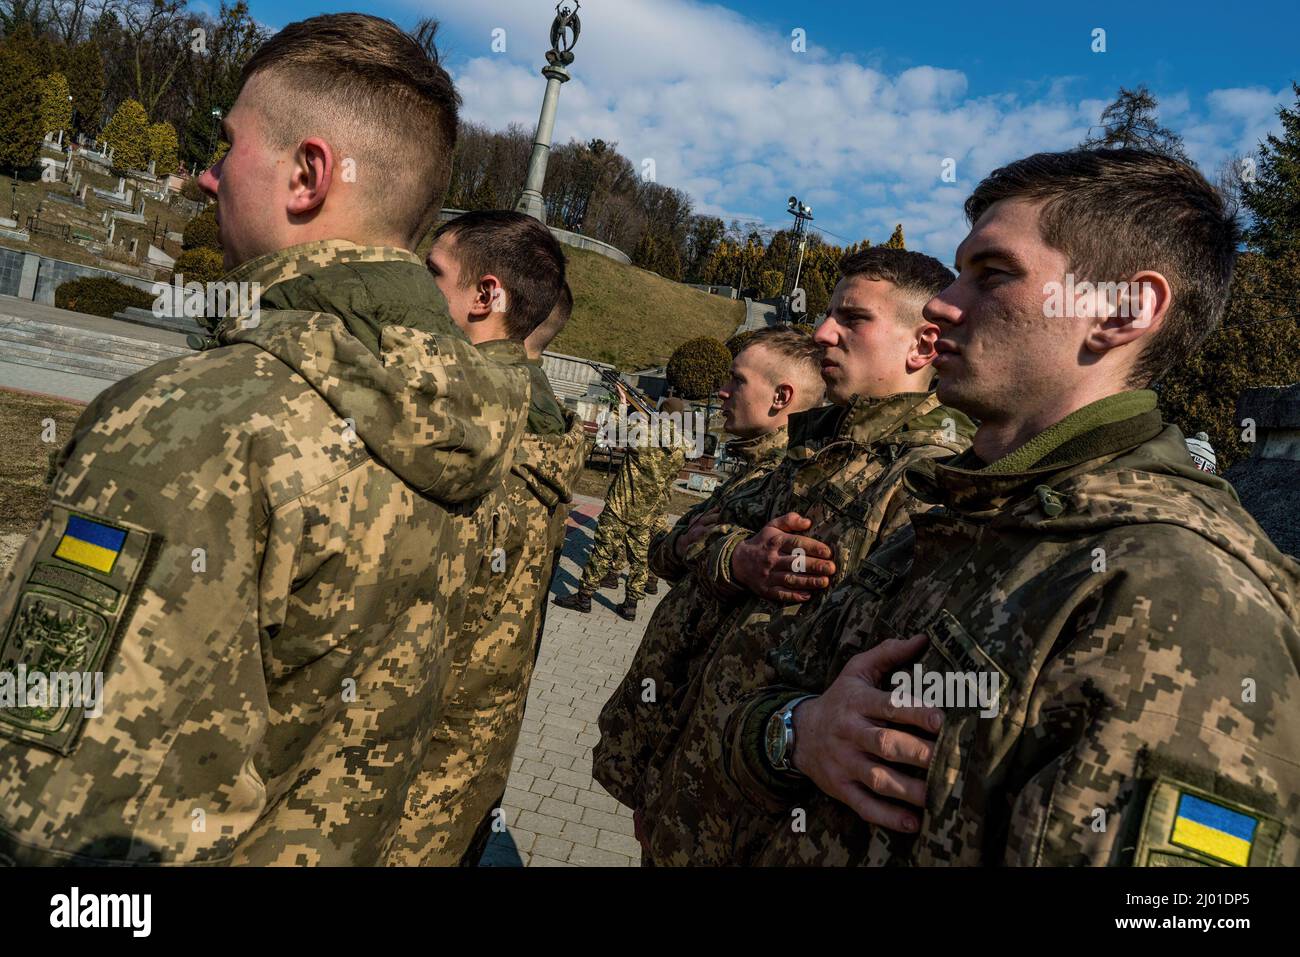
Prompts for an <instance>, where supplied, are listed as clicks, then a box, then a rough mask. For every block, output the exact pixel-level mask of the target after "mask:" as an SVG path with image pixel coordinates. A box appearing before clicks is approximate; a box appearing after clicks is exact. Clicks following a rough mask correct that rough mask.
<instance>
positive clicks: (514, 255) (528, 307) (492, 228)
mask: <svg viewBox="0 0 1300 957" xmlns="http://www.w3.org/2000/svg"><path fill="white" fill-rule="evenodd" d="M444 236H447V237H450V238H451V239H454V240H455V242H456V246H455V249H454V250H453V251H452V253H451V255H453V256H454V257H455V258H456V261H457V262H458V263H459V264H460V285H461V288H462V289H463V288H466V287H468V286H470V285H472V284H473V283H476V282H478V280H479V278H480V277H481V276H485V275H487V274H489V273H491V274H492V275H494V276H496V277H497V278H498V279H499V280H501V285H502V286H503V287H504V288H505V292H506V334H507V335H508V336H509V337H510V338H511V339H518V340H520V341H523V340H524V339H526V338H527V337H528V334H529V333H530V332H532V331H533V330H534V329H536V328H537V327H538V326H540V325H541V324H542V323H543V322H545V321H546V318H547V317H548V316H549V315H550V313H551V310H552V309H553V308H554V307H555V303H556V301H557V300H558V299H559V298H560V294H561V292H562V291H563V289H564V287H565V282H564V251H563V250H562V249H561V248H560V243H559V241H558V240H557V239H556V238H555V237H554V236H553V235H551V231H550V230H549V229H547V228H546V226H545V225H544V224H543V223H541V222H540V221H539V220H536V219H534V218H533V217H531V216H528V215H525V214H524V213H516V212H514V211H512V210H505V209H490V210H479V211H475V212H472V213H465V214H464V215H462V216H457V217H456V218H455V219H453V220H451V221H450V222H446V223H443V224H442V225H441V226H439V227H438V230H437V232H435V233H434V234H433V241H434V242H437V241H438V240H439V239H441V238H442V237H444Z"/></svg>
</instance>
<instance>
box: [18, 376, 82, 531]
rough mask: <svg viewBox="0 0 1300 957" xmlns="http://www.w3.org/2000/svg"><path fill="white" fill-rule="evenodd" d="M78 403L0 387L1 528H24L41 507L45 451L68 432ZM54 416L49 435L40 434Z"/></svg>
mask: <svg viewBox="0 0 1300 957" xmlns="http://www.w3.org/2000/svg"><path fill="white" fill-rule="evenodd" d="M83 408H84V406H83V405H81V404H80V403H77V402H67V401H64V400H62V399H50V398H46V397H45V396H38V395H29V394H27V393H24V392H10V391H8V390H4V389H0V448H3V449H4V450H5V454H4V456H3V459H0V533H17V534H26V533H27V532H29V531H31V530H32V529H33V528H34V527H35V526H36V523H37V522H38V521H40V518H41V515H42V514H43V513H44V511H45V504H46V500H47V499H48V497H49V488H48V486H46V484H45V474H46V472H47V471H48V470H49V464H50V453H51V452H57V451H58V450H59V449H60V448H62V447H63V443H64V442H66V441H67V440H68V439H69V438H70V437H71V436H72V427H73V426H74V425H75V424H76V421H77V418H78V416H80V415H81V410H82V409H83ZM48 419H53V420H54V433H53V439H54V440H53V441H52V442H46V441H44V440H43V437H44V434H46V424H47V423H46V420H48Z"/></svg>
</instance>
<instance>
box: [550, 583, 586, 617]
mask: <svg viewBox="0 0 1300 957" xmlns="http://www.w3.org/2000/svg"><path fill="white" fill-rule="evenodd" d="M553 601H554V604H556V605H559V606H560V607H561V608H567V609H569V611H581V612H589V611H591V595H590V594H589V593H588V592H585V591H583V590H582V589H581V588H579V589H578V590H577V591H576V592H574V593H573V594H572V595H564V596H562V597H558V598H555V599H554V600H553Z"/></svg>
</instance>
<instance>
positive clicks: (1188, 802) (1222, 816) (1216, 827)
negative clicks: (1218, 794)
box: [1170, 794, 1259, 867]
mask: <svg viewBox="0 0 1300 957" xmlns="http://www.w3.org/2000/svg"><path fill="white" fill-rule="evenodd" d="M1258 827H1259V821H1258V820H1257V819H1255V818H1254V817H1252V816H1251V815H1249V814H1242V813H1241V812H1240V811H1234V810H1232V809H1231V808H1226V807H1224V806H1223V805H1222V804H1215V803H1213V802H1212V801H1205V800H1202V799H1201V798H1198V797H1196V796H1194V795H1191V794H1180V795H1179V796H1178V811H1177V813H1176V815H1175V816H1174V831H1173V834H1172V835H1171V836H1170V841H1171V842H1172V843H1174V844H1177V845H1179V846H1180V847H1186V848H1188V849H1190V850H1193V851H1200V852H1201V853H1202V854H1207V855H1209V856H1210V857H1213V858H1217V859H1218V860H1220V861H1224V862H1226V863H1228V864H1235V865H1236V866H1237V867H1245V866H1246V865H1247V863H1249V861H1250V848H1251V845H1252V844H1253V843H1254V840H1255V831H1256V829H1257V828H1258Z"/></svg>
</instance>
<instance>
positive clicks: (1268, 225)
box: [1241, 83, 1300, 258]
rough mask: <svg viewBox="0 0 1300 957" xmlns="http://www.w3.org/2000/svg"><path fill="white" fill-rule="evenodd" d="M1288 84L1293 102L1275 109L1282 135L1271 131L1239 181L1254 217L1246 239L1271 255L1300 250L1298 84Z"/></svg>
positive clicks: (1244, 201)
mask: <svg viewBox="0 0 1300 957" xmlns="http://www.w3.org/2000/svg"><path fill="white" fill-rule="evenodd" d="M1291 87H1292V89H1293V90H1294V91H1295V94H1296V105H1295V106H1293V107H1292V108H1291V109H1287V108H1286V107H1279V108H1278V111H1277V115H1278V118H1279V119H1281V121H1282V135H1281V136H1276V135H1274V134H1272V133H1270V134H1269V136H1268V138H1267V140H1265V142H1264V143H1262V144H1260V148H1259V163H1258V167H1257V168H1256V169H1255V170H1254V171H1253V173H1254V175H1253V176H1252V175H1249V174H1245V175H1243V176H1242V184H1241V193H1242V202H1243V203H1244V204H1245V206H1246V208H1247V209H1249V210H1250V212H1251V216H1252V218H1253V220H1254V222H1253V223H1252V225H1251V227H1250V228H1249V229H1248V230H1247V232H1246V238H1247V241H1248V242H1249V243H1250V244H1251V246H1253V247H1254V248H1256V249H1258V250H1259V251H1260V252H1262V253H1263V254H1264V255H1265V256H1268V257H1270V258H1273V257H1278V256H1281V255H1283V254H1284V253H1286V252H1287V251H1294V250H1300V84H1297V83H1292V84H1291ZM1247 169H1249V168H1247ZM1252 180H1253V182H1252Z"/></svg>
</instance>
